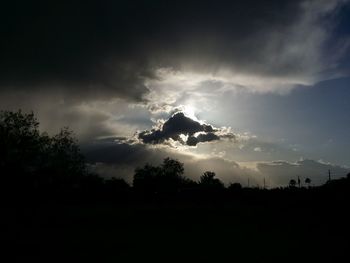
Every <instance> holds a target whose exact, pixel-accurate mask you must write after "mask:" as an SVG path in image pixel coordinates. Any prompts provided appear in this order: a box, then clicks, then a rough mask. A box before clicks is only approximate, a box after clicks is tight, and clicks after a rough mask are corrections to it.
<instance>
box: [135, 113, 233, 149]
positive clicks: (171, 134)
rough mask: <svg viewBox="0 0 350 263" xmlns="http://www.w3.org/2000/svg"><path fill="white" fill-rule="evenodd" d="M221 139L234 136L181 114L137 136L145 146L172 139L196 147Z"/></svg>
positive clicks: (174, 115)
mask: <svg viewBox="0 0 350 263" xmlns="http://www.w3.org/2000/svg"><path fill="white" fill-rule="evenodd" d="M184 137H186V138H184ZM221 137H222V138H224V137H225V138H226V137H231V138H234V135H233V134H232V133H223V132H222V131H221V129H218V128H214V127H213V126H211V125H209V124H205V123H200V122H199V121H196V120H193V119H191V118H190V117H187V116H186V115H185V114H184V113H183V112H177V113H174V114H173V115H172V116H171V117H170V118H169V119H168V120H166V121H165V122H164V123H163V124H162V125H161V127H159V128H156V129H153V130H151V131H147V130H146V131H142V132H140V133H139V134H138V138H139V139H141V140H142V142H143V143H146V144H161V143H164V142H166V141H167V140H169V139H172V140H174V141H177V142H180V143H181V144H184V145H188V146H196V145H197V144H198V143H200V142H210V141H215V140H220V138H221Z"/></svg>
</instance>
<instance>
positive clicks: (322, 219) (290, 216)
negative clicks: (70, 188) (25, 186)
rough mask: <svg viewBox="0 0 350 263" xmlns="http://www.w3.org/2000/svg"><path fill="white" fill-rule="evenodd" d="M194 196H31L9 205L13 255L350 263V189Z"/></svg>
mask: <svg viewBox="0 0 350 263" xmlns="http://www.w3.org/2000/svg"><path fill="white" fill-rule="evenodd" d="M208 194H212V195H213V196H212V197H208V196H207V197H206V198H200V199H198V198H197V199H196V200H190V201H189V200H179V199H177V197H176V198H175V199H174V198H171V199H169V198H168V199H167V200H164V199H158V200H154V199H153V200H149V199H147V200H145V199H144V198H143V197H142V196H141V197H138V198H137V200H136V199H135V198H134V199H132V200H130V198H126V199H123V200H122V199H120V200H112V201H106V200H105V201H104V202H102V201H86V200H85V201H81V200H69V198H66V200H61V201H57V200H50V199H48V200H46V201H40V202H36V201H35V200H29V199H27V200H26V201H25V202H22V204H17V205H11V206H10V205H9V206H5V207H4V208H3V211H4V212H5V213H3V219H5V224H3V226H4V228H3V232H2V235H1V239H2V241H5V244H6V245H5V247H3V248H5V251H6V254H8V255H9V256H10V259H13V260H17V261H18V260H20V262H26V261H28V260H31V259H35V260H38V259H40V260H44V261H46V262H52V261H56V260H59V261H63V260H64V261H65V260H72V259H76V260H79V262H80V261H84V260H94V261H96V262H141V261H142V262H154V261H158V262H188V261H190V262H242V261H245V262H269V261H271V260H277V261H279V262H286V261H288V262H290V261H292V262H299V261H305V260H308V262H316V261H319V260H326V262H346V260H345V261H344V259H348V258H349V251H348V247H349V215H348V207H349V206H348V201H347V197H348V191H347V190H344V189H343V190H342V191H333V190H332V191H326V190H322V191H321V190H306V189H304V190H302V191H301V190H297V189H296V190H283V191H281V192H279V191H262V190H259V191H258V192H257V193H254V192H253V191H248V192H247V191H245V190H244V189H243V190H242V191H241V192H240V193H234V194H227V195H225V196H217V195H216V196H215V194H213V193H208Z"/></svg>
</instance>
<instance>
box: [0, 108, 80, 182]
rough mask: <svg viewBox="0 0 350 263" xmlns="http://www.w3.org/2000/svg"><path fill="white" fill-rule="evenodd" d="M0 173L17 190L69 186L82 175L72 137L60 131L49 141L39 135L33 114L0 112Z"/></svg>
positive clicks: (65, 131) (69, 133) (47, 137)
mask: <svg viewBox="0 0 350 263" xmlns="http://www.w3.org/2000/svg"><path fill="white" fill-rule="evenodd" d="M0 149H1V150H0V169H1V171H2V174H3V177H4V178H2V179H3V180H5V181H8V182H10V183H12V184H16V185H17V186H18V185H20V184H26V186H27V187H28V186H29V185H30V183H31V184H34V185H37V186H38V185H41V184H44V185H48V184H51V185H53V184H55V185H61V186H62V185H73V184H77V183H78V182H79V179H80V178H81V177H82V176H84V175H85V174H86V167H85V162H84V158H83V155H82V154H81V153H80V150H79V146H78V144H77V141H76V139H75V138H74V136H73V133H72V132H71V131H70V130H69V129H68V128H63V129H62V130H61V131H60V132H59V133H58V134H57V135H54V136H52V137H50V136H48V135H47V134H46V133H40V131H39V122H38V121H37V119H36V118H35V116H34V114H33V113H23V112H22V111H21V110H19V111H17V112H10V111H1V112H0Z"/></svg>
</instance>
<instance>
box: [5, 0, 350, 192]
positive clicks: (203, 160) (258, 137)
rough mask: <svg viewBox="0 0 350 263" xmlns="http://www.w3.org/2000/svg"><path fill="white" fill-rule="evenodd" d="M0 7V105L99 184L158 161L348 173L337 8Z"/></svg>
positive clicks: (255, 175) (266, 172)
mask: <svg viewBox="0 0 350 263" xmlns="http://www.w3.org/2000/svg"><path fill="white" fill-rule="evenodd" d="M1 5H2V7H1V9H0V10H1V11H0V12H1V14H0V30H1V36H2V41H1V42H0V58H1V59H0V109H1V110H18V109H22V110H24V111H27V112H29V111H34V113H35V114H36V116H37V118H38V119H39V121H40V124H41V126H40V127H41V130H42V131H47V132H49V133H50V134H55V133H57V132H58V131H59V129H60V128H62V127H64V126H69V127H70V129H72V130H73V131H74V132H75V135H76V137H77V138H78V140H79V143H80V146H81V149H82V152H83V153H84V154H85V156H86V159H87V161H88V163H89V169H91V170H92V171H94V172H97V173H99V174H100V175H102V176H104V177H121V178H124V179H126V180H127V181H128V182H131V181H132V176H133V173H134V169H135V168H136V167H141V166H143V165H144V164H145V163H147V162H148V163H151V164H154V165H156V164H159V163H160V162H162V160H163V159H164V158H165V157H168V156H169V157H171V158H176V159H178V160H179V161H181V162H184V163H185V175H186V176H188V177H190V178H192V179H198V178H199V177H200V175H201V174H202V173H203V172H204V171H207V170H209V171H214V172H216V174H217V176H218V178H220V179H221V180H223V181H224V182H225V183H226V184H229V183H231V182H240V183H241V184H243V185H246V184H247V181H248V179H249V181H250V184H252V185H257V186H261V185H262V183H263V180H264V179H265V181H266V183H267V186H268V187H276V186H283V185H287V184H288V182H289V180H290V179H296V178H297V177H298V176H299V177H300V178H301V179H302V180H304V179H305V178H306V177H309V178H311V180H312V182H313V184H315V185H317V184H321V183H324V182H325V181H326V180H327V178H328V170H331V174H332V177H333V178H338V177H342V176H345V175H346V174H347V173H348V172H349V169H350V140H349V137H348V136H349V134H350V117H349V116H350V115H349V113H350V104H349V103H348V102H349V101H350V100H349V99H350V90H349V83H350V71H349V69H350V63H349V61H350V60H349V59H350V49H349V48H350V38H349V37H350V4H349V1H347V0H295V1H281V0H280V1H277V0H276V1H275V0H271V1H253V0H251V1H247V0H245V1H193V0H187V1H157V0H155V1H57V2H54V1H16V0H13V1H9V2H8V3H2V4H1Z"/></svg>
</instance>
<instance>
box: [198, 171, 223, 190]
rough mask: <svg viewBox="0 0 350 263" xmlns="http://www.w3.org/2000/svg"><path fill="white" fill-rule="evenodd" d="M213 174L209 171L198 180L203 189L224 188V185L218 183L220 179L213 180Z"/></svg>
mask: <svg viewBox="0 0 350 263" xmlns="http://www.w3.org/2000/svg"><path fill="white" fill-rule="evenodd" d="M214 177H215V173H214V172H211V171H206V172H204V173H203V175H202V176H201V177H200V179H199V183H200V185H202V186H205V187H211V188H224V184H223V183H222V182H221V181H220V179H217V178H214Z"/></svg>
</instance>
